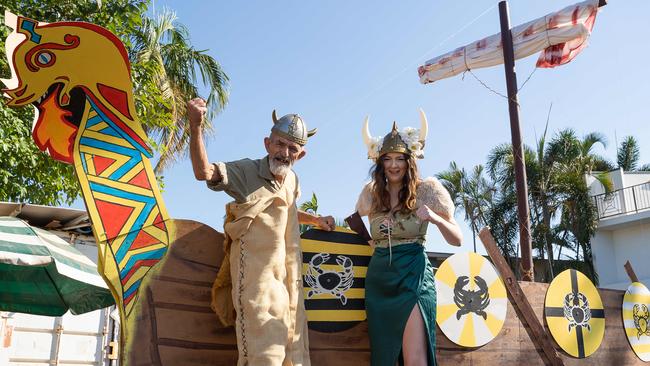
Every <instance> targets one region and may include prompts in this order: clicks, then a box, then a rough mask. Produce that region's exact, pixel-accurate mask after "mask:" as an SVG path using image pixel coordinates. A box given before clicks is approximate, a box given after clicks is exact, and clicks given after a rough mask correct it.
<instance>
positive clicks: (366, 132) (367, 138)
mask: <svg viewBox="0 0 650 366" xmlns="http://www.w3.org/2000/svg"><path fill="white" fill-rule="evenodd" d="M369 120H370V116H366V119H365V120H364V121H363V127H362V128H361V136H362V137H363V143H364V144H365V145H366V147H367V148H370V142H371V139H372V136H371V135H370V127H369V126H368V124H369V123H368V121H369Z"/></svg>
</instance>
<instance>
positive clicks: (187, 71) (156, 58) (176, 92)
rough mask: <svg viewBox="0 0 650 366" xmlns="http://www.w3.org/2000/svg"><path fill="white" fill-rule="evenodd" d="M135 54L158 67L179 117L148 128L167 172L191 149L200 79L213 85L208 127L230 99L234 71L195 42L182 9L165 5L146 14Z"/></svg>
mask: <svg viewBox="0 0 650 366" xmlns="http://www.w3.org/2000/svg"><path fill="white" fill-rule="evenodd" d="M134 44H135V45H134V48H133V53H134V55H135V59H136V60H137V61H138V62H139V63H142V64H144V65H146V66H145V67H147V68H149V69H150V70H151V71H152V77H153V79H154V83H155V85H157V87H158V91H159V93H161V95H162V98H163V102H164V105H165V107H167V108H169V110H170V111H171V116H172V119H173V121H174V123H173V124H172V126H171V128H170V127H169V126H153V127H149V128H148V131H147V132H148V133H149V136H150V137H151V138H152V140H153V142H154V143H155V144H157V145H158V146H159V150H161V155H160V159H159V160H158V163H157V164H156V167H155V169H154V171H155V172H156V173H158V174H159V173H161V172H162V171H163V170H164V169H165V168H166V167H167V166H169V165H170V164H171V163H172V162H174V161H175V160H176V159H177V158H179V157H180V156H181V155H182V154H183V153H184V152H185V151H186V149H187V145H188V142H189V127H188V123H187V117H186V107H185V105H186V102H187V101H188V100H189V99H191V98H194V97H196V96H198V95H199V91H198V87H197V78H198V77H199V76H200V78H201V82H202V84H203V85H204V86H206V87H207V88H208V89H209V90H210V94H209V96H208V98H207V102H208V115H207V117H208V118H206V120H205V121H204V125H203V129H204V131H206V132H210V131H211V130H212V125H211V123H210V120H211V118H212V117H214V116H215V115H216V114H217V113H218V112H219V111H221V110H222V109H223V107H224V105H225V104H226V103H227V101H228V91H227V87H228V76H227V75H226V74H225V73H224V71H223V70H222V69H221V66H220V65H219V63H218V62H217V61H216V60H215V59H214V58H212V57H211V56H209V55H208V54H207V53H206V50H197V49H195V48H194V46H192V44H191V43H190V36H189V32H188V30H187V28H185V26H183V25H182V24H180V23H178V22H177V18H176V13H174V12H173V11H171V10H168V9H164V10H163V11H162V12H161V13H160V14H159V15H158V16H157V17H156V18H155V19H151V18H145V19H144V20H143V23H142V26H141V27H140V29H139V33H138V34H137V35H136V37H135V40H134Z"/></svg>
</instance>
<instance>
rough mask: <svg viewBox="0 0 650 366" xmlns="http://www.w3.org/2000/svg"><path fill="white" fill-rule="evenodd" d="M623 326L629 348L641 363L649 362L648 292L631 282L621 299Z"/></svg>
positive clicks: (641, 285) (643, 286) (649, 296)
mask: <svg viewBox="0 0 650 366" xmlns="http://www.w3.org/2000/svg"><path fill="white" fill-rule="evenodd" d="M622 312H623V325H624V326H625V334H626V335H627V340H628V341H629V342H630V346H632V349H633V350H634V353H636V355H637V356H639V358H640V359H641V360H642V361H646V362H647V361H650V324H649V323H650V291H648V288H647V287H645V285H643V284H642V283H640V282H633V283H632V284H631V285H630V287H628V288H627V291H626V292H625V296H624V297H623V308H622Z"/></svg>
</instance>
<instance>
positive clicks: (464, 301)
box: [454, 276, 490, 320]
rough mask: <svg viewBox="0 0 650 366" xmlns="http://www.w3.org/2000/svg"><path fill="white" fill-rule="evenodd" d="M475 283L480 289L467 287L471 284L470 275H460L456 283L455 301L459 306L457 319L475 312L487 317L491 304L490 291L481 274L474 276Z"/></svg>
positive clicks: (484, 317)
mask: <svg viewBox="0 0 650 366" xmlns="http://www.w3.org/2000/svg"><path fill="white" fill-rule="evenodd" d="M474 283H475V284H476V287H478V289H477V290H476V291H473V290H469V289H466V288H465V287H466V286H467V285H468V284H469V277H467V276H460V277H458V279H456V284H455V285H454V303H455V304H456V306H458V311H457V312H456V319H458V320H460V317H461V316H463V315H466V314H469V313H474V314H476V315H478V316H481V317H483V319H484V320H485V319H487V313H486V312H485V309H487V307H488V305H490V293H489V291H488V286H487V283H485V280H484V279H483V278H481V277H480V276H474Z"/></svg>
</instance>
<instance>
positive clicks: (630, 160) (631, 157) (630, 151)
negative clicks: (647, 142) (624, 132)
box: [616, 136, 641, 171]
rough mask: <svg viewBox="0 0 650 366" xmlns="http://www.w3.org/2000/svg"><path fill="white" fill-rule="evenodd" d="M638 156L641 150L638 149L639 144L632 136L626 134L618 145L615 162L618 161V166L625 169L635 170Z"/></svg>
mask: <svg viewBox="0 0 650 366" xmlns="http://www.w3.org/2000/svg"><path fill="white" fill-rule="evenodd" d="M640 156H641V152H640V151H639V144H638V143H637V141H636V139H635V138H634V136H627V137H625V139H624V140H623V142H622V143H621V146H619V147H618V151H617V153H616V163H618V167H619V168H622V169H623V170H625V171H632V170H636V167H637V165H638V164H639V157H640Z"/></svg>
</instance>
